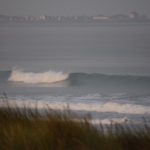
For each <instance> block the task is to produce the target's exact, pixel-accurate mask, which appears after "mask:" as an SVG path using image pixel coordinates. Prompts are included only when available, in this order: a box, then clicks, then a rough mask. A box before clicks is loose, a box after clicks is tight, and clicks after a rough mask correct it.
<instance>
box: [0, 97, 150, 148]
mask: <svg viewBox="0 0 150 150" xmlns="http://www.w3.org/2000/svg"><path fill="white" fill-rule="evenodd" d="M3 98H4V99H6V97H3ZM6 103H7V107H1V108H0V150H150V127H149V126H148V125H146V124H144V123H143V128H141V129H139V128H137V129H136V130H135V128H134V127H133V126H123V125H119V124H116V125H110V126H104V125H99V129H97V128H96V127H95V126H93V125H92V124H91V123H90V122H89V120H88V119H87V118H86V117H85V118H78V121H77V120H74V119H73V118H74V117H75V116H74V115H72V114H71V113H70V112H69V111H64V112H56V111H53V110H50V109H48V110H45V112H44V115H42V114H41V113H40V112H39V111H38V110H37V109H29V108H26V107H24V109H21V108H18V107H17V106H16V107H15V108H11V107H10V106H9V104H8V102H6ZM104 128H105V131H104ZM133 128H134V129H133ZM106 132H107V133H106Z"/></svg>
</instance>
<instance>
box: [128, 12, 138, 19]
mask: <svg viewBox="0 0 150 150" xmlns="http://www.w3.org/2000/svg"><path fill="white" fill-rule="evenodd" d="M129 18H130V19H138V18H139V14H138V13H137V12H135V11H134V12H130V13H129Z"/></svg>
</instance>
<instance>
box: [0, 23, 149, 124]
mask: <svg viewBox="0 0 150 150" xmlns="http://www.w3.org/2000/svg"><path fill="white" fill-rule="evenodd" d="M0 92H1V93H3V92H6V93H7V97H8V99H9V101H10V102H16V103H17V104H18V105H19V106H20V107H21V106H22V105H23V104H24V103H28V106H33V105H35V104H38V107H39V108H44V107H46V106H47V105H49V107H50V108H52V109H56V110H62V109H64V108H67V107H68V106H69V108H70V110H71V111H73V112H75V113H78V114H81V115H84V114H88V113H90V114H91V116H92V118H93V122H95V123H99V122H102V123H110V122H111V121H112V120H114V121H115V122H126V121H132V122H134V123H140V122H143V120H142V118H143V117H145V118H146V119H147V120H148V121H149V115H150V24H143V23H139V24H133V23H129V24H99V25H82V26H81V25H36V24H30V25H27V24H26V25H25V24H23V25H21V24H16V25H14V24H13V25H11V24H9V25H8V24H7V25H0ZM1 95H2V94H1Z"/></svg>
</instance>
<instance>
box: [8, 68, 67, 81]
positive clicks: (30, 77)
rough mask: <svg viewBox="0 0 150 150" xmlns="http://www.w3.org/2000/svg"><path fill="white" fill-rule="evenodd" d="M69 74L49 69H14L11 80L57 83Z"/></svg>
mask: <svg viewBox="0 0 150 150" xmlns="http://www.w3.org/2000/svg"><path fill="white" fill-rule="evenodd" d="M67 78H68V74H64V73H63V72H61V71H60V72H54V71H51V70H49V71H47V72H42V73H33V72H24V71H21V70H13V71H12V73H11V76H10V77H9V79H8V80H9V81H13V82H24V83H55V82H59V81H63V80H66V79H67Z"/></svg>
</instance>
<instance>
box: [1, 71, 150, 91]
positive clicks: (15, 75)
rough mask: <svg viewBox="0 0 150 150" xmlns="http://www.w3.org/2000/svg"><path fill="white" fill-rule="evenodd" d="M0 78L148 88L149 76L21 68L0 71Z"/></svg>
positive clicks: (31, 81)
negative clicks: (41, 70)
mask: <svg viewBox="0 0 150 150" xmlns="http://www.w3.org/2000/svg"><path fill="white" fill-rule="evenodd" d="M0 80H5V81H12V82H23V83H31V84H32V83H36V84H38V83H56V82H59V83H60V82H62V83H67V85H69V86H102V87H105V86H107V87H114V86H116V87H117V86H120V85H122V86H124V87H146V88H147V89H149V88H150V76H134V75H107V74H101V73H91V74H88V73H70V74H67V73H66V74H65V73H63V72H62V71H59V72H56V71H51V70H49V71H46V72H41V73H34V72H24V71H22V70H12V71H0Z"/></svg>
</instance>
